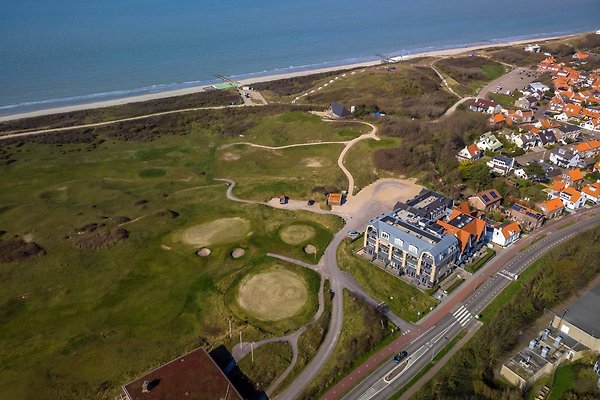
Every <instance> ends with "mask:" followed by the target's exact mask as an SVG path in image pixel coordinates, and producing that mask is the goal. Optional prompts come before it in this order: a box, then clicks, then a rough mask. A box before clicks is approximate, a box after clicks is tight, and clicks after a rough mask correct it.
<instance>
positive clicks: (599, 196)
mask: <svg viewBox="0 0 600 400" xmlns="http://www.w3.org/2000/svg"><path fill="white" fill-rule="evenodd" d="M581 195H582V196H583V197H585V199H586V200H589V201H591V202H593V203H594V204H596V203H598V201H600V183H598V182H594V183H591V184H589V185H585V186H584V187H582V188H581Z"/></svg>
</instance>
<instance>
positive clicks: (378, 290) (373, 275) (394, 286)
mask: <svg viewBox="0 0 600 400" xmlns="http://www.w3.org/2000/svg"><path fill="white" fill-rule="evenodd" d="M360 246H361V243H360V241H355V242H354V243H350V242H349V241H344V242H342V244H341V245H340V247H339V249H338V253H337V256H338V265H339V266H340V269H342V270H344V271H348V272H350V273H351V274H352V275H354V277H355V278H356V280H357V281H358V283H360V285H361V286H362V287H363V288H364V289H365V290H366V291H367V292H368V293H369V294H370V295H371V296H373V297H374V298H375V299H377V300H380V301H384V302H385V303H386V304H387V305H388V306H389V307H390V309H391V310H392V311H393V312H394V313H396V314H397V315H398V316H400V317H401V318H403V319H405V320H407V321H411V322H416V321H418V320H419V319H421V317H423V315H425V314H426V313H428V312H429V309H430V307H435V306H436V305H437V303H438V302H437V301H436V300H435V299H434V298H433V297H431V296H429V295H427V294H425V293H423V292H421V291H419V290H418V289H417V288H415V287H413V286H411V285H409V284H408V283H406V282H404V281H402V280H400V279H399V278H395V277H393V276H391V275H390V274H389V273H387V272H385V271H383V270H381V269H380V268H379V267H377V266H375V265H373V264H371V263H370V262H368V261H366V260H364V259H361V258H359V257H357V256H355V255H354V251H355V250H356V248H357V247H360ZM419 312H420V313H421V314H420V315H419V314H418V313H419Z"/></svg>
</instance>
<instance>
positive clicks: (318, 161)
mask: <svg viewBox="0 0 600 400" xmlns="http://www.w3.org/2000/svg"><path fill="white" fill-rule="evenodd" d="M323 163H324V160H323V159H322V158H318V157H308V158H303V159H302V160H300V164H303V165H306V166H307V167H311V168H318V167H322V166H323Z"/></svg>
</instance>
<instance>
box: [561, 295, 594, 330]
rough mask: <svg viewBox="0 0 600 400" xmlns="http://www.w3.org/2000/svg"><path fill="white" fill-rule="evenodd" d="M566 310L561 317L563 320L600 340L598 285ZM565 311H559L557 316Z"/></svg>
mask: <svg viewBox="0 0 600 400" xmlns="http://www.w3.org/2000/svg"><path fill="white" fill-rule="evenodd" d="M566 310H568V311H567V312H566V314H564V317H563V318H564V319H565V320H567V321H568V322H570V323H571V324H573V325H575V326H576V327H578V328H579V329H581V330H583V331H585V332H587V333H588V334H590V335H592V336H593V337H595V338H599V339H600V318H598V315H600V284H599V285H596V286H594V287H593V288H591V289H590V290H588V291H587V292H585V293H584V294H583V295H582V296H581V297H579V298H578V299H577V300H575V302H573V303H572V304H569V306H568V308H567V309H566ZM566 310H564V309H563V310H561V312H560V313H558V315H563V313H564V312H565V311H566Z"/></svg>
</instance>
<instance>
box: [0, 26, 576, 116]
mask: <svg viewBox="0 0 600 400" xmlns="http://www.w3.org/2000/svg"><path fill="white" fill-rule="evenodd" d="M574 36H577V34H570V35H560V36H549V37H543V38H536V39H524V40H513V41H508V42H498V43H490V44H479V45H472V46H462V47H456V48H449V49H443V50H432V51H425V52H417V53H411V54H407V55H403V56H397V57H392V59H393V60H394V61H396V62H402V61H404V60H410V59H415V58H420V57H444V56H446V57H449V56H456V55H460V54H466V53H471V52H473V51H477V50H483V49H489V48H501V47H510V46H516V45H525V44H528V43H543V42H545V41H549V40H557V39H564V38H568V37H574ZM380 64H381V59H377V60H372V61H365V62H359V63H351V64H345V65H337V66H332V67H325V68H315V69H306V70H301V71H291V72H285V73H281V74H271V75H264V76H255V77H252V78H247V79H240V80H236V82H237V83H238V84H239V85H240V86H247V85H252V84H254V83H259V82H270V81H275V80H280V79H288V78H294V77H299V76H308V75H313V74H319V73H324V72H336V71H344V70H351V69H356V68H365V67H371V66H375V65H380ZM211 86H212V85H201V86H194V87H189V88H185V89H177V90H168V91H164V92H157V93H149V94H144V95H138V96H130V97H123V98H119V99H113V100H105V101H97V102H91V103H82V104H75V105H68V106H62V107H53V108H46V109H41V110H36V111H30V112H22V113H15V114H11V115H6V116H0V122H3V121H10V120H16V119H22V118H31V117H38V116H43V115H50V114H60V113H69V112H74V111H81V110H90V109H97V108H104V107H111V106H118V105H123V104H129V103H137V102H144V101H149V100H156V99H163V98H168V97H176V96H183V95H188V94H193V93H198V92H203V91H206V90H207V89H209V88H211Z"/></svg>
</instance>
